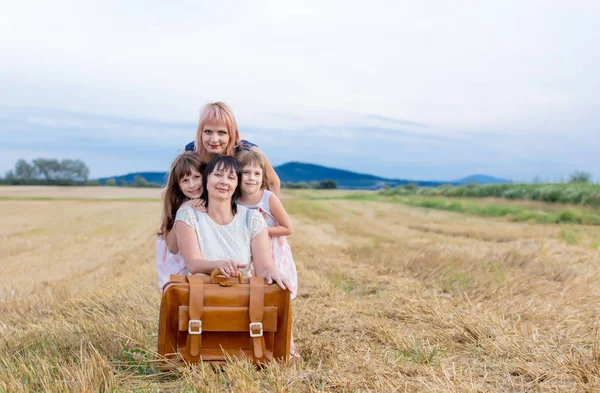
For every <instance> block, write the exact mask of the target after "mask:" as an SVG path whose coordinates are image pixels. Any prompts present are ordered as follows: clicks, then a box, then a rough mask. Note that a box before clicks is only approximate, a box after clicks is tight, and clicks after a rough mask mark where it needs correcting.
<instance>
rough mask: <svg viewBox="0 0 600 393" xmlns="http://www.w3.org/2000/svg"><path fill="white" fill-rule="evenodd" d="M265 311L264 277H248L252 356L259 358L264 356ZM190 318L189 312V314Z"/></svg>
mask: <svg viewBox="0 0 600 393" xmlns="http://www.w3.org/2000/svg"><path fill="white" fill-rule="evenodd" d="M264 312H265V279H264V278H263V277H250V304H249V306H248V313H249V314H250V326H249V330H250V337H251V338H252V349H253V351H254V358H255V359H256V360H261V359H262V358H263V357H264V356H265V352H266V350H265V338H264V336H263V325H262V320H263V314H264ZM190 318H191V314H190Z"/></svg>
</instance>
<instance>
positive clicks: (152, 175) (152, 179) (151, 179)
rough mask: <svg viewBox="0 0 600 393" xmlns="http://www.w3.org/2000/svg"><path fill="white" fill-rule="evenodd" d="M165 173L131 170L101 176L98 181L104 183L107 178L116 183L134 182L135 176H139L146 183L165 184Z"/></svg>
mask: <svg viewBox="0 0 600 393" xmlns="http://www.w3.org/2000/svg"><path fill="white" fill-rule="evenodd" d="M167 175H168V174H167V172H133V173H128V174H126V175H121V176H112V177H102V178H100V179H98V181H99V182H100V183H102V184H104V183H106V181H107V180H108V179H115V180H116V181H117V183H119V182H125V183H135V178H136V176H141V177H143V178H144V179H146V181H147V182H148V183H156V184H167Z"/></svg>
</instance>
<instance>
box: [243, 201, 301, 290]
mask: <svg viewBox="0 0 600 393" xmlns="http://www.w3.org/2000/svg"><path fill="white" fill-rule="evenodd" d="M272 194H273V193H272V192H271V191H269V190H263V196H262V198H261V199H260V201H259V202H258V203H257V204H256V205H244V204H241V203H240V202H238V206H243V207H247V208H249V209H253V210H255V211H258V212H259V213H260V214H262V216H263V217H264V219H265V221H266V222H267V225H268V226H270V227H274V226H276V225H277V220H276V219H275V217H274V216H273V214H272V213H271V205H270V204H269V199H270V198H271V195H272ZM270 242H271V255H272V256H273V261H275V265H276V266H277V269H279V271H280V272H281V273H282V274H283V275H284V276H286V277H287V278H288V281H289V282H290V285H291V288H289V289H290V292H291V293H292V299H294V298H295V297H296V295H297V294H298V273H297V272H296V263H295V262H294V258H293V257H292V249H291V248H290V245H289V244H288V242H287V237H286V236H273V237H271V238H270Z"/></svg>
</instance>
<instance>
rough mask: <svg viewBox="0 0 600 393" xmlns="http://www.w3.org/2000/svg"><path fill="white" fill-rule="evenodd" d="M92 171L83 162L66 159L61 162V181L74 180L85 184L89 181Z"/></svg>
mask: <svg viewBox="0 0 600 393" xmlns="http://www.w3.org/2000/svg"><path fill="white" fill-rule="evenodd" d="M89 175H90V170H89V168H88V167H87V165H86V164H85V163H84V162H83V161H81V160H71V159H64V160H62V161H61V162H60V175H59V178H60V179H61V180H72V181H76V182H85V181H87V180H88V176H89Z"/></svg>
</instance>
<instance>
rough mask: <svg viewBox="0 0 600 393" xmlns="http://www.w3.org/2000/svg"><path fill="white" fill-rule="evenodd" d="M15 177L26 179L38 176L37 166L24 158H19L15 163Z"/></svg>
mask: <svg viewBox="0 0 600 393" xmlns="http://www.w3.org/2000/svg"><path fill="white" fill-rule="evenodd" d="M14 175H15V177H18V178H19V179H24V180H31V179H35V178H36V171H35V167H34V166H33V165H31V164H30V163H28V162H27V161H25V160H24V159H22V158H21V159H19V160H18V161H17V163H16V164H15V172H14Z"/></svg>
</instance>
